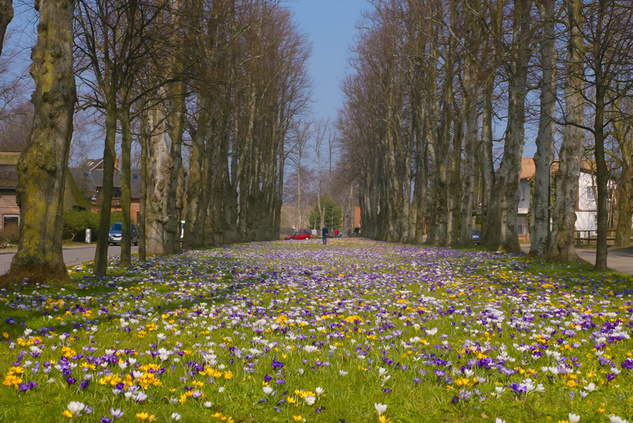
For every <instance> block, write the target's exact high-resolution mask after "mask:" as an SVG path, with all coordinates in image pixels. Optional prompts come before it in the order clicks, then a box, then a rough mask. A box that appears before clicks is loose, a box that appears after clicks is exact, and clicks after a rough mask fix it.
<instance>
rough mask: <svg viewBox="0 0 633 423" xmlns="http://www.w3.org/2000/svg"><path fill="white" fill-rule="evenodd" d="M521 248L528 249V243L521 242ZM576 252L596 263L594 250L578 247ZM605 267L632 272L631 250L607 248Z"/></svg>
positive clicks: (632, 259) (632, 252)
mask: <svg viewBox="0 0 633 423" xmlns="http://www.w3.org/2000/svg"><path fill="white" fill-rule="evenodd" d="M521 250H523V251H524V252H526V253H527V252H528V251H530V246H529V245H528V244H521ZM576 254H578V257H580V258H581V259H583V260H586V261H588V262H589V263H591V264H596V250H593V249H589V248H578V249H576ZM607 267H609V269H613V270H617V271H618V272H622V273H628V274H633V250H632V249H629V248H613V249H612V248H609V252H608V255H607Z"/></svg>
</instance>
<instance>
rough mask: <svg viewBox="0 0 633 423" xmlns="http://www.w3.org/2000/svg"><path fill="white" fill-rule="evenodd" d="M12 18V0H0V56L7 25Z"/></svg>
mask: <svg viewBox="0 0 633 423" xmlns="http://www.w3.org/2000/svg"><path fill="white" fill-rule="evenodd" d="M12 20H13V1H12V0H0V56H2V46H3V44H4V36H5V34H6V32H7V26H9V24H10V23H11V21H12Z"/></svg>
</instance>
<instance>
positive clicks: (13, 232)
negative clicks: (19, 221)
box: [0, 225, 20, 244]
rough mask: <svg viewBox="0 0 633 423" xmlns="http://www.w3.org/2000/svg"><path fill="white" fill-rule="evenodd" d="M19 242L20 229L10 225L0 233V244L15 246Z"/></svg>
mask: <svg viewBox="0 0 633 423" xmlns="http://www.w3.org/2000/svg"><path fill="white" fill-rule="evenodd" d="M19 240H20V229H19V228H18V227H17V226H15V225H11V226H9V227H8V228H5V229H4V230H2V231H0V244H17V243H18V241H19Z"/></svg>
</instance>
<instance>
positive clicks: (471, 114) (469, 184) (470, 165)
mask: <svg viewBox="0 0 633 423" xmlns="http://www.w3.org/2000/svg"><path fill="white" fill-rule="evenodd" d="M475 78H476V64H475V62H474V60H473V56H471V55H468V56H467V57H466V59H465V69H464V103H465V104H464V111H465V115H466V139H465V141H464V142H465V152H464V153H465V154H464V160H465V162H464V178H463V185H462V198H461V221H462V226H461V230H460V233H459V241H458V245H459V246H462V247H469V246H472V245H473V238H472V230H473V197H474V191H475V166H474V159H475V158H474V151H475V145H476V143H477V132H478V129H479V128H478V124H477V99H478V95H477V94H478V89H477V84H476V80H475Z"/></svg>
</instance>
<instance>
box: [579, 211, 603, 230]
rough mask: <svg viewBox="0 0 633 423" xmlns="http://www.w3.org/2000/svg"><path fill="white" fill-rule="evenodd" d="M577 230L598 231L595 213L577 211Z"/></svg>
mask: <svg viewBox="0 0 633 423" xmlns="http://www.w3.org/2000/svg"><path fill="white" fill-rule="evenodd" d="M576 230H577V231H596V230H598V223H597V219H596V212H595V211H577V212H576Z"/></svg>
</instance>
